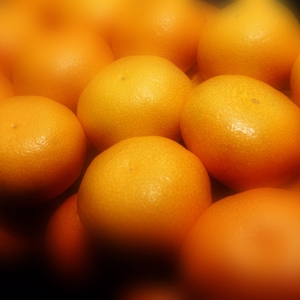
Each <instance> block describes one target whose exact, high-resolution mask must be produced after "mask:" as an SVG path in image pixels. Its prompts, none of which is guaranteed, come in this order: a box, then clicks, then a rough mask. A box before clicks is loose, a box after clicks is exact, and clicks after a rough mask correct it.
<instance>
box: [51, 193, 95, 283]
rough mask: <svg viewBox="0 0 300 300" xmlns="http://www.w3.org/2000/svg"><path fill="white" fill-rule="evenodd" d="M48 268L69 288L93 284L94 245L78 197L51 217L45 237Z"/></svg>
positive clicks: (67, 202) (73, 198)
mask: <svg viewBox="0 0 300 300" xmlns="http://www.w3.org/2000/svg"><path fill="white" fill-rule="evenodd" d="M45 251H46V255H47V258H48V268H49V269H50V270H51V271H52V272H53V273H54V275H55V276H56V277H57V278H59V279H60V280H61V281H63V282H67V283H68V284H71V283H72V284H83V283H84V282H88V281H89V280H91V278H92V276H93V273H94V271H95V269H96V260H95V257H94V256H93V255H94V253H93V251H92V246H91V241H90V239H89V237H88V235H87V233H86V232H85V230H84V228H83V227H82V224H81V222H80V219H79V217H78V213H77V194H74V195H72V196H71V197H69V198H68V199H67V200H66V201H64V202H63V203H62V204H61V205H60V206H59V207H58V209H57V210H56V211H55V212H54V214H53V215H52V216H51V218H50V220H49V223H48V226H47V228H46V234H45Z"/></svg>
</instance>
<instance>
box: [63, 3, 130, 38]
mask: <svg viewBox="0 0 300 300" xmlns="http://www.w3.org/2000/svg"><path fill="white" fill-rule="evenodd" d="M58 2H59V3H60V9H61V10H62V12H63V13H64V15H65V16H66V17H67V18H69V19H70V21H73V22H76V23H77V24H78V23H79V24H80V26H81V27H86V28H88V29H90V30H91V31H94V32H96V33H97V34H99V35H100V36H102V37H103V38H104V39H105V40H106V41H107V42H108V43H109V44H110V43H111V37H112V32H113V28H114V24H115V22H116V20H117V18H118V17H119V16H120V14H122V13H123V11H124V9H127V10H128V9H129V7H128V5H127V4H129V1H124V0H122V1H121V0H100V1H99V0H80V1H72V0H64V1H58Z"/></svg>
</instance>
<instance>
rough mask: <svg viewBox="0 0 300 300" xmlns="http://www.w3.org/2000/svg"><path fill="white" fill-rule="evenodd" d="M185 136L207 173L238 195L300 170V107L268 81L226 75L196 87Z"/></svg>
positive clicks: (187, 111)
mask: <svg viewBox="0 0 300 300" xmlns="http://www.w3.org/2000/svg"><path fill="white" fill-rule="evenodd" d="M180 125H181V133H182V137H183V140H184V142H185V144H186V146H187V148H188V149H189V150H190V151H192V152H193V153H195V154H196V155H197V156H198V157H199V158H200V160H201V161H202V163H203V164H204V166H205V167H206V169H207V171H208V173H210V174H211V175H212V177H214V178H215V179H217V180H218V181H220V182H221V183H223V184H224V185H226V186H228V187H230V188H231V189H233V190H236V191H243V190H247V189H251V188H255V187H274V186H278V185H281V184H283V183H285V182H286V181H288V180H289V179H291V178H292V177H293V176H294V175H296V174H297V172H298V171H299V168H300V109H299V108H298V107H297V106H296V105H295V104H294V103H293V102H292V101H290V100H289V99H288V98H287V97H286V96H285V95H283V94H282V93H280V92H279V91H277V90H275V89H274V88H272V87H271V86H269V85H267V84H266V83H264V82H261V81H258V80H256V79H253V78H251V77H247V76H242V75H222V76H217V77H214V78H211V79H209V80H207V81H205V82H204V83H202V84H200V85H199V86H198V87H196V88H195V89H194V90H193V91H192V93H191V96H190V98H189V99H188V101H187V103H186V105H185V108H184V109H183V113H182V115H181V124H180Z"/></svg>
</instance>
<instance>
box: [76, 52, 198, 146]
mask: <svg viewBox="0 0 300 300" xmlns="http://www.w3.org/2000/svg"><path fill="white" fill-rule="evenodd" d="M191 90H192V85H191V82H190V80H189V78H188V77H187V75H185V74H184V73H183V72H182V71H181V70H180V69H179V68H177V67H176V66H175V65H174V64H173V63H171V62H169V61H168V60H166V59H164V58H162V57H157V56H143V55H141V56H128V57H123V58H121V59H119V60H117V61H115V62H113V63H112V64H110V65H109V66H107V67H106V68H105V69H103V70H102V71H101V72H100V73H99V74H98V75H97V76H96V77H95V78H94V79H93V80H92V81H91V82H90V83H89V85H88V86H87V87H86V89H85V90H84V91H83V93H82V94H81V96H80V99H79V101H78V108H77V116H78V119H79V120H80V122H81V123H82V126H83V128H84V129H85V132H86V134H87V136H88V138H89V140H90V141H91V143H92V145H93V146H94V147H95V148H96V149H98V150H99V151H102V150H105V149H107V148H108V147H110V146H112V145H113V144H115V143H117V142H119V141H121V140H123V139H125V138H129V137H134V136H147V135H159V136H164V137H167V138H170V139H173V140H175V141H179V140H180V139H181V135H180V128H179V119H180V114H181V111H182V109H183V106H184V104H185V101H186V99H187V98H188V96H189V94H190V92H191Z"/></svg>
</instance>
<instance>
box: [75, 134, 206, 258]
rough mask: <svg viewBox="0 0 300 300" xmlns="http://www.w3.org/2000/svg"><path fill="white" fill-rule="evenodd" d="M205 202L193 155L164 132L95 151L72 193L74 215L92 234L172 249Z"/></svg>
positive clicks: (120, 243) (133, 247)
mask: <svg viewBox="0 0 300 300" xmlns="http://www.w3.org/2000/svg"><path fill="white" fill-rule="evenodd" d="M210 204H211V191H210V182H209V177H208V175H207V172H206V170H205V168H204V167H203V165H202V163H201V162H200V161H199V159H198V158H197V157H196V156H195V155H194V154H192V153H190V152H189V151H188V150H186V149H185V148H183V147H182V146H181V145H179V144H178V143H176V142H174V141H172V140H169V139H167V138H164V137H158V136H149V137H134V138H129V139H126V140H123V141H121V142H119V143H117V144H115V145H114V146H112V147H110V148H109V149H108V150H106V151H104V152H102V153H101V154H99V155H98V156H97V157H96V158H95V159H94V160H93V162H92V163H91V164H90V166H89V168H88V169H87V171H86V173H85V175H84V177H83V180H82V183H81V185H80V188H79V192H78V214H79V217H80V219H81V221H82V224H83V226H84V227H85V228H86V229H87V230H88V231H89V232H90V233H91V234H92V235H94V236H95V238H96V239H104V240H105V239H107V240H108V241H109V243H111V244H112V245H115V246H117V247H118V249H126V250H129V251H133V252H134V253H135V251H138V252H139V251H141V252H143V251H146V252H148V251H150V253H161V251H162V252H164V251H175V252H176V251H177V250H178V247H180V245H181V243H182V242H183V239H184V238H185V236H186V235H187V233H188V232H189V230H190V229H191V227H192V226H193V224H194V223H195V222H196V220H197V219H198V218H199V216H200V215H201V214H202V213H203V211H204V210H205V209H206V208H207V207H208V206H209V205H210Z"/></svg>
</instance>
